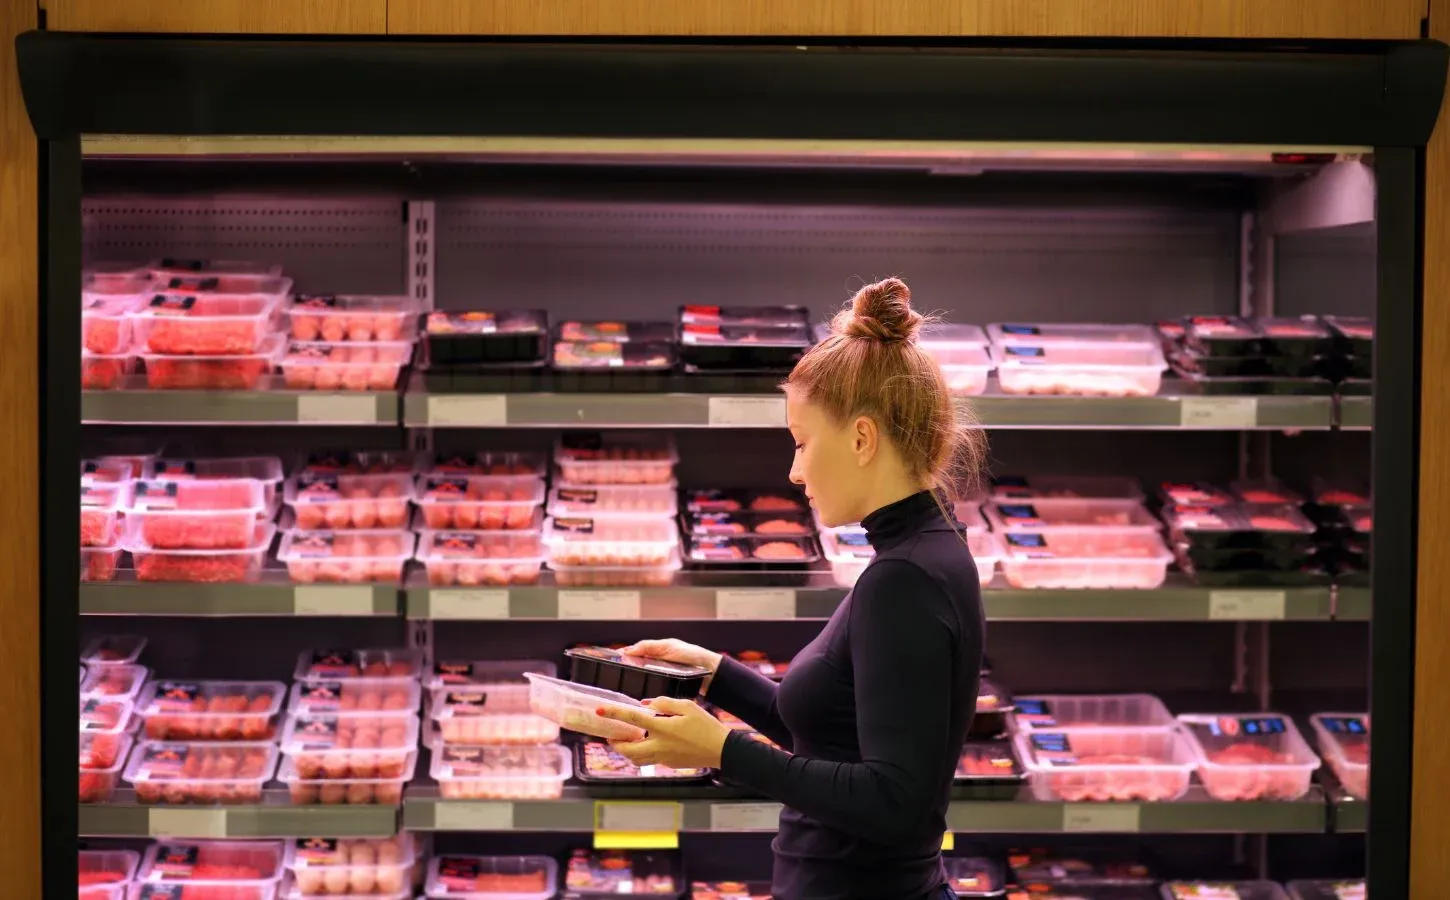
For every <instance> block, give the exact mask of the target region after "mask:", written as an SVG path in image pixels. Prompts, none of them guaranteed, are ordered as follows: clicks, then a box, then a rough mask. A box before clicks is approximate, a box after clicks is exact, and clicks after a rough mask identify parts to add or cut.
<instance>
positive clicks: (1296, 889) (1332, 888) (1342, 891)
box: [1284, 878, 1368, 900]
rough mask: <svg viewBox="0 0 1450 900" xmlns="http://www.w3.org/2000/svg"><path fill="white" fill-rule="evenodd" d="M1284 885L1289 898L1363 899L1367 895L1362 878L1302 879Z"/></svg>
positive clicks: (1310, 899)
mask: <svg viewBox="0 0 1450 900" xmlns="http://www.w3.org/2000/svg"><path fill="white" fill-rule="evenodd" d="M1284 887H1285V889H1286V890H1287V891H1288V892H1289V900H1365V898H1366V897H1367V896H1368V895H1367V894H1366V893H1365V886H1364V879H1363V878H1335V879H1328V878H1322V879H1303V880H1299V881H1291V882H1289V883H1288V884H1286V885H1285V886H1284Z"/></svg>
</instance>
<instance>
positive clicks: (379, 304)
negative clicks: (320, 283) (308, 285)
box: [283, 294, 420, 343]
mask: <svg viewBox="0 0 1450 900" xmlns="http://www.w3.org/2000/svg"><path fill="white" fill-rule="evenodd" d="M419 311H420V307H419V304H418V301H416V300H414V299H413V298H412V297H407V296H391V297H390V296H380V295H360V294H299V295H298V296H297V298H296V299H295V300H293V301H292V303H291V304H290V305H288V306H287V308H286V309H284V310H283V313H284V314H285V315H286V316H287V326H288V332H289V334H291V336H292V339H293V340H295V341H308V342H310V341H327V342H332V343H337V342H344V341H347V342H354V343H364V342H370V341H379V342H388V341H399V340H403V341H409V340H411V338H412V335H413V333H414V324H415V322H416V321H417V316H418V313H419Z"/></svg>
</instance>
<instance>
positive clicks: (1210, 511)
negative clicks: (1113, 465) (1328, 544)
mask: <svg viewBox="0 0 1450 900" xmlns="http://www.w3.org/2000/svg"><path fill="white" fill-rule="evenodd" d="M1163 518H1164V520H1165V521H1166V522H1167V523H1168V531H1169V534H1171V535H1172V536H1173V537H1174V539H1175V540H1183V541H1186V542H1187V543H1189V544H1191V545H1193V546H1195V547H1200V548H1203V549H1206V550H1232V549H1256V548H1263V549H1269V550H1285V551H1292V550H1304V549H1307V548H1308V546H1309V545H1310V543H1312V536H1313V534H1314V523H1312V522H1310V521H1309V520H1308V519H1306V518H1305V517H1304V514H1303V513H1301V512H1300V511H1299V510H1298V509H1296V508H1295V507H1292V506H1251V505H1248V504H1240V505H1236V506H1219V507H1212V508H1208V507H1191V506H1175V507H1167V508H1165V509H1164V510H1163Z"/></svg>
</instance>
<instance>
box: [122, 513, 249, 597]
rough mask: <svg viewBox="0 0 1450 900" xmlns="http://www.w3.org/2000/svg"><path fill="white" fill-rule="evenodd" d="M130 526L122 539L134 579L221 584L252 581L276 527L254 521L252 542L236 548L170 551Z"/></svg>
mask: <svg viewBox="0 0 1450 900" xmlns="http://www.w3.org/2000/svg"><path fill="white" fill-rule="evenodd" d="M138 531H139V529H135V528H131V527H130V526H128V530H127V533H126V536H125V538H123V540H122V542H121V547H122V549H124V550H126V551H128V552H129V553H130V554H131V559H132V561H134V563H135V565H136V580H137V581H191V582H197V583H220V582H241V581H254V580H256V578H257V576H258V574H259V573H260V572H261V570H262V564H263V562H265V560H266V556H267V550H268V548H270V547H271V546H272V538H273V537H275V536H276V534H277V528H276V526H274V525H272V524H270V523H267V522H254V524H253V526H252V539H251V543H250V544H249V545H248V546H246V547H244V548H242V549H235V550H171V549H165V550H162V549H157V548H155V547H152V546H151V545H150V544H149V543H148V542H147V541H145V540H144V539H143V538H142V537H141V536H140V534H139V533H138Z"/></svg>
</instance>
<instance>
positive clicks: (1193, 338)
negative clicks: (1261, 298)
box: [1183, 316, 1264, 358]
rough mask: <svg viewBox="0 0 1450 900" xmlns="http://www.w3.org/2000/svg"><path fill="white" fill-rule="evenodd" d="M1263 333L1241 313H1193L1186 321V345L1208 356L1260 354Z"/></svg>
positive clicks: (1184, 336)
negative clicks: (1198, 314) (1223, 314)
mask: <svg viewBox="0 0 1450 900" xmlns="http://www.w3.org/2000/svg"><path fill="white" fill-rule="evenodd" d="M1263 337H1264V332H1263V329H1262V328H1260V327H1259V326H1258V324H1257V323H1255V322H1254V321H1252V320H1251V319H1245V318H1241V317H1239V316H1190V317H1189V318H1188V319H1187V320H1186V321H1185V322H1184V330H1183V344H1184V346H1185V347H1188V348H1190V349H1191V350H1193V351H1194V352H1197V353H1201V354H1202V355H1204V356H1208V357H1219V358H1221V357H1245V356H1259V355H1261V354H1262V353H1263V352H1264V345H1263Z"/></svg>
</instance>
